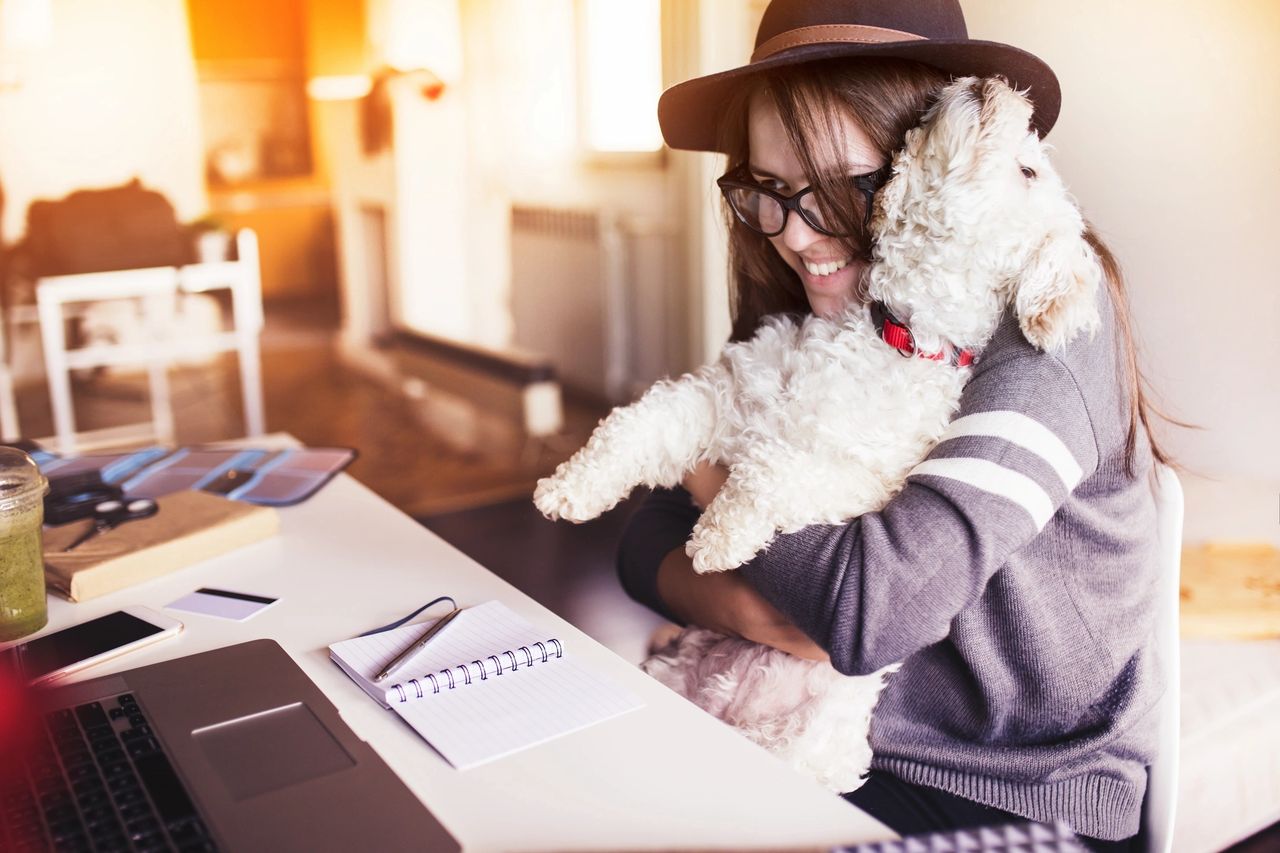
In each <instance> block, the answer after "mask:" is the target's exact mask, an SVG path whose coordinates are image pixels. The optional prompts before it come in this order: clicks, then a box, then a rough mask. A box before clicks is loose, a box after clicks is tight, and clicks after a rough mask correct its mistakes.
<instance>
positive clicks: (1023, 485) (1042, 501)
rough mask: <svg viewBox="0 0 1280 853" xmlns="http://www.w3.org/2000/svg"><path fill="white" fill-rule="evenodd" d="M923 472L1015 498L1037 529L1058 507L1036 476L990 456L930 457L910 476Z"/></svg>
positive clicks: (1014, 500)
mask: <svg viewBox="0 0 1280 853" xmlns="http://www.w3.org/2000/svg"><path fill="white" fill-rule="evenodd" d="M920 474H928V475H931V476H934V477H945V478H947V479H949V480H958V481H959V482H961V483H966V484H968V485H970V486H973V487H974V488H975V489H981V490H982V491H984V492H987V493H989V494H993V495H998V496H999V497H1002V498H1005V499H1006V500H1009V501H1012V502H1013V503H1015V504H1017V505H1018V506H1020V507H1022V509H1024V510H1025V511H1026V512H1027V514H1028V515H1030V516H1031V520H1032V521H1033V522H1034V523H1035V526H1036V530H1037V531H1039V530H1042V529H1043V528H1044V526H1045V524H1047V523H1048V522H1049V519H1050V518H1052V517H1053V513H1054V512H1055V511H1056V510H1055V507H1054V505H1053V500H1052V499H1051V498H1050V497H1049V493H1048V492H1046V491H1045V490H1044V489H1042V488H1040V485H1039V484H1038V483H1037V482H1036V481H1035V480H1033V479H1031V478H1030V477H1028V476H1026V475H1025V474H1019V473H1018V472H1017V471H1014V470H1013V469H1011V468H1006V467H1004V466H1003V465H997V464H996V463H995V462H989V461H987V460H986V459H926V460H925V461H923V462H921V463H920V464H919V465H917V466H916V467H914V468H912V469H911V471H910V473H908V474H907V476H908V477H914V476H917V475H920Z"/></svg>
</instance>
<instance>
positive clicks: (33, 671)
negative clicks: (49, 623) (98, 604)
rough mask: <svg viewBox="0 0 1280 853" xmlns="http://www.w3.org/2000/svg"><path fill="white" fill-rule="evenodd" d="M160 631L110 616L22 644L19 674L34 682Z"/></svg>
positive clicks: (120, 613) (131, 619)
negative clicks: (20, 672) (65, 667)
mask: <svg viewBox="0 0 1280 853" xmlns="http://www.w3.org/2000/svg"><path fill="white" fill-rule="evenodd" d="M163 630H164V628H161V627H160V626H159V625H153V624H151V623H150V622H146V621H144V620H142V619H139V618H138V617H136V616H130V615H129V614H128V613H125V612H123V611H117V612H115V613H109V614H107V615H106V616H100V617H98V618H97V619H91V620H89V621H88V622H83V623H81V624H79V625H75V626H73V627H70V628H66V629H64V630H62V631H55V632H54V633H52V634H48V635H46V636H44V637H39V638H37V639H35V640H32V641H31V642H29V643H24V644H22V645H21V646H19V647H18V648H17V651H18V654H19V663H20V666H21V671H22V674H23V676H24V677H25V678H26V679H27V680H28V681H34V680H35V679H37V678H40V677H41V676H43V675H47V674H48V673H50V672H54V671H55V670H59V669H62V668H63V667H64V666H70V665H71V664H73V663H76V662H78V661H82V660H85V659H86V658H91V657H97V656H98V655H100V654H104V653H105V652H109V651H111V650H112V649H118V648H120V647H121V646H127V645H129V644H130V643H134V642H137V641H138V640H141V639H143V638H145V637H150V636H152V635H153V634H159V633H160V632H162V631H163Z"/></svg>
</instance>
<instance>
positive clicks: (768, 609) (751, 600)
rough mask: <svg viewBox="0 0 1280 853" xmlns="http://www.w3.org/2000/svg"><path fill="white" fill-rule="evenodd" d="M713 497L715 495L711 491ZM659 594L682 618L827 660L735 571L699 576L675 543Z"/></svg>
mask: <svg viewBox="0 0 1280 853" xmlns="http://www.w3.org/2000/svg"><path fill="white" fill-rule="evenodd" d="M713 496H714V495H713ZM658 595H659V597H661V598H662V600H663V601H664V602H665V603H666V605H667V607H669V608H670V609H671V612H672V613H674V614H675V615H676V616H677V617H678V618H679V619H680V620H681V621H682V622H685V623H686V624H689V625H700V626H702V627H703V628H708V629H710V630H712V631H715V632H717V633H720V634H725V635H727V636H730V637H742V638H743V639H745V640H751V641H752V642H755V643H763V644H764V645H766V646H772V647H773V648H775V649H779V650H781V651H784V652H787V653H788V654H793V655H795V656H796V657H801V658H805V659H807V660H821V661H827V660H830V657H829V656H828V655H827V653H826V652H825V651H823V649H822V647H821V646H819V645H818V644H817V643H815V642H814V641H813V640H811V639H809V638H808V637H807V636H805V634H804V632H802V631H801V630H800V629H799V628H797V627H796V626H795V625H792V624H791V622H790V621H789V620H788V619H787V617H785V616H783V615H782V613H781V612H780V611H779V610H778V609H777V608H776V607H774V606H773V605H772V604H770V603H769V602H768V601H766V600H765V599H764V597H763V596H762V595H760V593H758V592H756V590H755V588H754V587H753V586H751V584H749V583H748V582H747V581H746V579H745V578H743V577H742V576H741V575H739V574H738V573H737V572H715V573H713V574H706V575H700V574H698V573H697V572H695V571H694V570H693V559H692V558H691V557H689V555H687V554H686V553H685V552H684V549H683V548H677V549H676V550H674V551H672V552H671V553H669V554H667V556H666V558H665V559H664V560H663V561H662V565H661V566H659V567H658Z"/></svg>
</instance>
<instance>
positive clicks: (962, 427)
mask: <svg viewBox="0 0 1280 853" xmlns="http://www.w3.org/2000/svg"><path fill="white" fill-rule="evenodd" d="M962 435H986V436H994V437H996V438H1002V439H1004V440H1005V441H1008V442H1010V443H1011V444H1016V445H1018V446H1019V447H1022V448H1025V449H1027V450H1030V451H1031V452H1032V453H1034V454H1036V455H1037V456H1039V457H1040V458H1041V459H1043V460H1044V461H1045V462H1047V463H1049V466H1050V467H1051V468H1053V470H1054V471H1056V472H1057V474H1058V477H1059V478H1061V480H1062V485H1064V486H1066V489H1067V491H1068V492H1070V491H1071V490H1072V489H1074V488H1075V487H1076V485H1077V484H1079V482H1080V480H1081V479H1082V478H1083V477H1084V469H1082V468H1081V467H1080V463H1079V462H1077V461H1076V458H1075V456H1074V455H1072V453H1071V451H1070V450H1069V449H1068V448H1067V445H1066V444H1064V443H1063V441H1062V439H1060V438H1058V436H1056V435H1055V434H1054V433H1053V431H1052V430H1050V429H1049V428H1048V427H1047V426H1045V425H1044V424H1042V423H1040V422H1039V421H1037V420H1034V419H1032V418H1029V417H1027V416H1026V415H1024V414H1022V412H1011V411H995V412H978V413H977V414H973V415H965V416H964V417H963V418H957V419H956V420H954V421H952V422H951V425H950V426H949V427H947V431H946V432H945V433H944V434H943V436H942V440H943V441H946V440H947V439H949V438H958V437H959V436H962Z"/></svg>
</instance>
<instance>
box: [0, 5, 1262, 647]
mask: <svg viewBox="0 0 1280 853" xmlns="http://www.w3.org/2000/svg"><path fill="white" fill-rule="evenodd" d="M766 5H767V4H766V3H765V2H763V0H112V2H110V3H103V2H99V0H0V280H2V281H3V312H4V317H3V322H2V323H0V334H2V336H3V340H2V341H0V344H2V345H3V353H4V361H3V365H2V366H0V424H2V426H3V431H4V432H5V433H6V436H5V437H6V438H13V437H17V436H19V435H21V436H24V437H28V438H34V439H38V440H43V441H48V443H49V444H50V445H51V446H55V447H57V446H59V445H60V444H62V446H64V447H72V446H74V447H75V448H77V449H80V450H86V449H92V448H93V447H96V446H99V445H105V444H108V443H111V442H118V441H120V440H121V439H122V437H125V436H131V435H133V434H132V433H129V432H128V431H127V429H126V427H128V425H130V424H135V425H136V424H141V425H142V426H143V427H145V428H146V429H147V430H150V432H151V434H152V438H153V440H154V438H155V437H159V438H160V439H162V440H168V441H176V442H181V443H194V442H203V441H212V440H219V439H226V438H233V437H236V436H242V435H244V434H246V432H254V431H256V430H257V429H265V430H266V431H269V432H288V433H291V434H292V435H294V436H295V437H297V438H298V439H299V440H301V441H303V442H305V443H307V444H311V445H344V446H354V447H357V448H359V450H360V452H361V456H360V458H359V460H358V461H357V462H356V463H355V464H354V466H353V467H352V469H351V473H352V474H353V475H354V476H356V477H357V478H358V479H360V480H361V481H362V482H364V483H365V484H366V485H368V486H369V487H370V488H372V489H374V490H375V491H377V492H378V493H379V494H381V495H383V496H384V497H386V498H387V499H388V500H390V501H391V502H393V503H394V504H396V505H397V506H398V507H400V508H401V509H403V510H404V511H406V512H408V513H409V514H411V515H413V516H415V517H416V518H419V519H420V520H422V521H423V522H424V523H426V524H428V526H431V527H433V529H436V530H437V531H438V532H440V533H441V534H442V535H445V536H446V538H451V540H452V541H456V542H457V543H458V544H459V545H460V546H461V547H463V548H464V550H468V551H469V552H470V553H472V554H473V556H476V557H477V559H479V560H480V561H481V562H482V563H484V564H485V565H487V566H489V567H490V568H492V569H494V570H495V571H497V572H498V573H499V574H503V575H504V576H506V577H508V578H509V579H511V580H512V581H513V582H515V583H517V585H519V586H522V587H523V588H525V589H526V591H529V592H531V593H532V594H534V595H535V597H539V598H541V599H542V600H543V601H544V602H545V603H548V604H550V605H551V606H553V607H555V608H556V609H557V610H559V611H560V612H562V613H563V614H564V615H565V616H566V617H567V618H570V619H571V620H574V621H577V622H578V623H579V624H582V625H583V627H584V629H587V630H588V631H589V632H591V633H593V634H594V635H595V636H598V637H600V638H601V639H602V640H603V641H605V642H607V643H609V644H611V645H613V646H614V647H615V648H616V649H618V650H619V651H621V652H622V653H623V654H625V655H627V656H629V657H632V658H634V659H639V657H641V656H642V654H643V644H644V639H645V637H647V634H648V631H649V630H650V629H651V628H652V626H653V624H655V623H656V620H655V619H654V618H653V617H651V616H650V615H649V614H647V613H645V612H643V611H641V610H640V609H639V608H635V607H633V606H631V605H630V603H629V602H627V601H626V600H625V598H624V597H623V596H622V595H621V593H620V592H619V591H618V590H617V586H616V581H614V580H613V577H612V549H613V543H614V541H615V539H616V535H617V530H618V529H619V528H620V525H621V524H622V521H623V519H624V517H625V515H626V513H627V511H628V506H627V505H624V506H623V507H622V508H621V509H620V510H618V511H615V513H613V514H611V515H610V516H608V517H606V518H605V519H604V520H603V521H601V522H599V523H598V524H596V525H587V526H584V527H582V528H574V529H573V530H568V531H566V530H562V529H561V528H560V527H557V526H554V525H549V524H546V523H543V522H541V521H540V519H537V518H536V517H534V515H533V513H532V510H531V508H530V507H529V502H528V495H529V494H530V493H531V490H532V487H533V483H534V482H535V480H536V478H537V477H538V476H540V475H541V474H544V473H546V472H547V471H549V470H550V469H551V468H553V467H554V465H555V464H556V463H557V462H558V461H560V460H561V459H563V458H565V457H566V456H567V455H568V454H569V453H571V452H572V451H573V450H574V449H576V447H578V446H579V445H580V444H581V442H582V441H583V440H584V439H585V437H586V435H587V434H588V433H589V430H590V429H591V427H592V426H593V425H594V424H595V422H596V420H597V419H598V418H599V417H601V416H602V415H603V414H604V413H605V412H607V411H608V409H609V407H610V406H612V405H614V404H616V403H620V402H625V401H627V400H630V399H632V398H633V397H634V396H635V395H636V394H637V393H638V392H639V391H641V390H642V389H644V388H645V387H647V386H648V385H649V384H650V383H651V382H652V381H654V380H655V379H657V378H660V377H662V376H665V375H669V374H676V373H680V372H683V371H685V370H689V369H692V368H695V367H697V366H698V365H699V364H702V363H704V362H705V361H707V360H708V359H711V358H713V357H714V356H715V354H716V353H717V352H718V351H719V349H720V347H721V346H722V344H723V342H724V341H725V339H726V337H727V335H728V329H729V321H728V310H727V299H726V285H725V281H726V278H725V270H724V268H725V255H724V233H723V229H722V226H721V225H720V221H719V208H718V196H717V195H716V192H715V185H714V178H715V177H716V176H717V175H719V174H720V172H721V171H722V170H723V168H724V164H723V163H722V162H721V161H720V159H719V158H717V157H713V156H711V155H701V154H692V153H687V152H674V151H670V150H666V149H664V148H663V146H662V141H661V137H660V135H659V133H658V128H657V122H656V103H657V98H658V95H659V94H660V92H661V91H662V89H663V88H664V87H666V86H668V85H671V84H673V83H675V82H678V81H680V80H683V79H687V78H689V77H692V76H697V75H700V74H704V73H710V72H713V71H717V70H722V69H725V68H728V67H732V66H736V65H739V64H741V63H743V62H745V61H746V59H747V58H748V56H749V54H750V49H751V44H752V41H753V39H754V33H755V28H756V25H757V23H758V21H759V18H760V15H761V14H762V12H763V10H764V7H765V6H766ZM963 6H964V9H965V13H966V17H967V20H968V24H969V31H970V33H971V35H973V36H975V37H980V38H987V39H992V40H996V41H1004V42H1008V43H1012V44H1016V45H1019V46H1021V47H1023V48H1026V49H1027V50H1030V51H1032V52H1033V53H1035V54H1037V55H1039V56H1041V57H1042V58H1043V59H1045V60H1046V61H1047V62H1048V63H1049V64H1050V65H1051V66H1052V67H1053V68H1054V70H1055V71H1056V72H1057V74H1058V76H1059V78H1060V80H1061V83H1062V88H1063V112H1062V117H1061V119H1060V121H1059V123H1058V125H1057V127H1056V128H1055V129H1054V131H1053V133H1052V135H1051V136H1050V137H1049V139H1050V141H1051V142H1052V143H1054V145H1055V146H1056V148H1057V154H1056V156H1057V162H1058V165H1059V169H1060V171H1061V172H1062V173H1063V174H1064V176H1065V177H1066V179H1067V182H1068V184H1069V185H1070V186H1071V187H1072V189H1073V192H1074V193H1075V194H1076V196H1077V197H1078V199H1079V201H1080V203H1081V205H1082V207H1083V208H1084V210H1085V211H1086V214H1087V216H1088V217H1089V218H1090V219H1091V220H1092V221H1093V223H1094V224H1095V225H1096V226H1097V228H1098V230H1099V232H1100V233H1101V235H1102V236H1103V238H1104V239H1105V240H1107V241H1108V242H1109V244H1110V245H1111V246H1112V248H1113V249H1114V250H1115V251H1116V253H1117V254H1118V256H1119V258H1120V260H1121V262H1122V263H1123V264H1124V267H1125V270H1126V272H1127V275H1128V280H1129V286H1130V296H1131V301H1132V305H1133V313H1134V316H1135V325H1136V328H1137V330H1138V333H1139V336H1140V344H1141V346H1142V350H1143V355H1144V362H1145V365H1146V372H1147V374H1148V376H1149V378H1150V380H1151V383H1152V385H1153V387H1154V389H1155V391H1156V397H1157V400H1158V402H1159V404H1160V405H1161V407H1162V408H1163V409H1164V410H1165V411H1166V412H1167V413H1168V414H1170V415H1172V416H1173V417H1175V418H1177V419H1179V420H1183V421H1186V422H1188V423H1191V424H1194V425H1195V426H1196V428H1195V429H1180V428H1173V427H1169V426H1167V425H1157V429H1158V430H1159V431H1160V434H1161V436H1162V437H1163V439H1164V441H1165V443H1166V445H1167V446H1168V447H1169V448H1170V449H1171V450H1172V452H1173V454H1174V456H1175V457H1176V458H1177V459H1178V460H1179V462H1181V463H1182V465H1183V466H1185V471H1184V473H1183V475H1182V476H1183V482H1184V486H1185V488H1186V491H1187V516H1186V540H1187V544H1188V547H1199V546H1200V545H1203V544H1205V543H1223V542H1225V543H1236V544H1240V545H1242V546H1247V547H1249V548H1255V549H1256V548H1259V547H1270V548H1272V549H1273V550H1274V546H1275V545H1277V544H1280V517H1278V514H1280V453H1277V452H1276V449H1275V435H1276V433H1277V428H1276V425H1277V423H1280V383H1277V381H1276V379H1275V365H1276V364H1278V363H1280V287H1277V276H1276V271H1275V270H1276V265H1275V262H1274V258H1273V253H1274V245H1275V238H1274V230H1275V226H1276V224H1277V223H1278V222H1280V157H1277V155H1276V153H1275V139H1276V138H1277V135H1278V134H1280V106H1278V105H1280V63H1277V61H1276V56H1277V53H1278V52H1280V4H1277V3H1275V2H1273V0H1231V2H1215V0H1130V2H1126V3H1123V4H1114V3H1110V2H1105V0H1080V2H1076V3H1071V4H1061V3H1055V2H1050V0H1016V2H1015V0H965V2H964V3H963ZM244 229H249V231H251V235H250V236H249V237H248V238H246V237H245V236H244V235H245V234H247V233H249V232H246V231H244ZM253 238H256V239H253ZM189 264H209V265H212V266H210V267H208V269H210V270H213V269H215V268H217V269H222V270H223V271H224V272H226V274H227V276H228V277H229V278H228V280H230V281H232V282H239V284H237V285H235V286H234V287H233V286H230V285H228V286H227V287H225V288H222V289H219V288H220V287H221V285H218V286H213V285H208V284H205V285H201V284H199V283H198V282H197V283H196V284H190V283H188V284H184V285H183V286H182V287H180V288H178V291H179V292H178V293H176V295H173V299H172V300H171V301H170V302H169V303H167V304H166V305H165V306H163V311H162V316H163V317H164V320H163V322H164V323H165V324H167V327H168V328H169V330H170V332H171V333H175V332H176V334H175V335H174V337H177V338H180V339H182V340H184V341H186V344H184V345H182V346H175V347H174V348H173V350H172V352H171V353H170V354H169V356H170V357H168V358H166V359H164V360H163V363H162V364H157V363H156V357H155V353H154V351H150V350H149V351H148V352H151V356H149V358H150V361H149V362H148V365H149V366H148V367H147V369H140V368H139V366H138V364H137V359H136V358H135V359H133V360H132V361H130V359H129V358H127V357H125V356H122V355H119V353H120V352H125V353H126V354H128V353H129V352H131V350H130V347H133V346H136V345H137V344H138V342H139V341H140V340H142V339H144V338H145V336H146V335H147V334H149V332H148V329H150V328H151V327H150V326H149V325H148V324H153V323H154V322H155V318H154V316H153V315H151V314H148V310H149V309H148V307H147V305H148V303H147V297H145V296H142V295H140V291H138V289H139V288H141V289H142V290H145V289H146V287H145V286H144V285H143V284H139V283H138V282H139V281H141V279H138V278H137V277H136V276H134V277H130V276H128V275H125V276H123V277H119V276H117V277H107V278H102V279H99V280H97V281H99V282H100V286H101V288H102V290H101V297H102V304H99V302H100V300H99V299H98V293H97V292H89V293H84V292H76V293H70V292H67V293H64V294H62V296H60V297H58V299H57V300H54V299H53V297H52V296H50V300H51V302H53V301H56V302H57V305H56V306H55V308H53V309H48V308H46V309H45V310H46V313H45V314H43V315H42V314H41V309H40V308H39V307H38V306H37V292H38V291H39V289H40V287H39V283H40V282H41V281H42V280H44V279H47V278H48V277H49V276H56V275H65V274H84V273H93V274H96V273H100V272H106V271H121V270H124V271H129V270H137V269H146V268H152V267H157V266H167V265H189ZM219 264H222V265H229V266H224V267H218V265H219ZM211 274H212V273H211ZM193 281H195V279H193ZM95 286H98V285H95ZM237 288H239V289H237ZM108 291H111V292H110V293H108ZM52 292H53V290H52V289H51V290H50V293H52ZM108 296H112V297H122V296H123V297H128V299H126V300H125V304H126V307H125V308H120V307H119V304H118V303H119V302H120V299H116V300H115V302H116V303H117V304H116V305H115V307H112V308H107V307H104V306H105V304H106V302H105V300H106V297H108ZM153 296H154V294H153ZM237 299H240V300H241V303H240V305H239V307H237V304H236V300H237ZM130 300H132V302H130ZM133 303H136V304H133ZM258 304H260V305H261V313H259V312H258V310H257V308H256V306H257V305H258ZM152 307H154V306H152ZM60 309H61V310H62V313H49V312H50V311H57V310H60ZM262 317H265V324H262V323H261V318H262ZM54 326H56V327H57V329H56V330H55V329H54V328H52V327H54ZM259 332H260V334H259ZM206 339H207V340H208V341H211V342H212V343H210V344H209V345H208V346H204V345H197V344H196V343H194V342H196V341H204V340H206ZM51 347H52V348H53V349H52V350H51V349H50V348H51ZM78 348H79V349H87V350H88V351H89V352H90V356H83V357H71V358H68V357H65V356H64V355H63V353H68V352H72V351H73V350H76V349H78ZM132 352H134V353H135V354H136V352H137V350H132ZM51 353H52V355H51ZM113 353H115V354H114V355H113ZM51 359H52V360H51ZM59 377H65V379H66V381H65V382H64V381H63V379H62V378H59ZM157 392H159V395H160V401H161V402H162V403H163V404H164V405H163V406H158V405H156V404H155V402H154V401H155V400H156V399H157ZM72 407H73V410H74V414H73V416H71V417H70V418H68V416H67V415H65V414H63V415H59V414H58V412H59V411H65V410H67V409H68V408H72ZM69 437H70V441H71V443H70V444H68V443H66V442H67V441H68V438H69ZM634 503H635V501H634V500H633V501H631V502H630V504H631V505H634ZM495 530H500V531H502V534H501V535H498V536H495V535H494V531H495Z"/></svg>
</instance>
